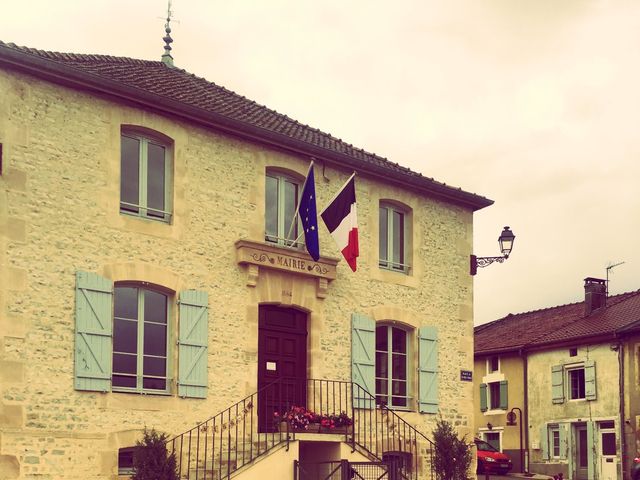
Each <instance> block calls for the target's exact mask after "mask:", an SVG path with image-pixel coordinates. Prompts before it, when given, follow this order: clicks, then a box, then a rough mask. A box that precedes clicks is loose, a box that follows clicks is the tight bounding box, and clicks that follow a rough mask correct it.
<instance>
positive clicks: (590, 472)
mask: <svg viewBox="0 0 640 480" xmlns="http://www.w3.org/2000/svg"><path fill="white" fill-rule="evenodd" d="M593 426H594V422H587V478H595V476H594V470H595V469H594V465H593V462H594V458H593V457H594V453H595V451H596V449H595V446H594V441H595V437H594V428H593Z"/></svg>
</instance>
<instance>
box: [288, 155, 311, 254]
mask: <svg viewBox="0 0 640 480" xmlns="http://www.w3.org/2000/svg"><path fill="white" fill-rule="evenodd" d="M312 168H313V160H311V163H310V164H309V169H308V170H307V176H306V177H305V179H304V183H303V184H302V191H304V186H305V185H306V184H307V181H308V180H309V172H311V169H312ZM296 200H297V201H296V203H297V205H296V212H295V213H294V214H293V218H292V219H291V226H290V227H289V233H287V236H286V237H284V241H285V242H287V241H288V240H289V235H291V232H292V231H293V225H294V224H295V222H296V220H297V218H298V212H299V211H300V200H299V199H296ZM301 236H302V235H300V237H301ZM300 237H298V238H296V239H295V240H294V241H293V243H292V244H291V245H285V246H288V247H293V245H294V244H295V243H296V242H297V241H298V239H299V238H300Z"/></svg>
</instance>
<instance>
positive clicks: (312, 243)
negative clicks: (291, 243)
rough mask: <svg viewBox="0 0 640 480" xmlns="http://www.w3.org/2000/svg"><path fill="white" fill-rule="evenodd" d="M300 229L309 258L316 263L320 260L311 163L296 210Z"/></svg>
mask: <svg viewBox="0 0 640 480" xmlns="http://www.w3.org/2000/svg"><path fill="white" fill-rule="evenodd" d="M298 214H299V215H300V221H301V222H302V228H304V243H305V244H306V246H307V251H308V252H309V255H311V258H313V259H314V260H315V261H316V262H317V261H318V259H319V258H320V241H319V240H318V215H317V213H316V182H315V179H314V176H313V163H311V166H310V167H309V173H308V174H307V178H306V180H305V181H304V186H303V187H302V195H301V196H300V208H299V209H298Z"/></svg>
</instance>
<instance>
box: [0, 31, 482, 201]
mask: <svg viewBox="0 0 640 480" xmlns="http://www.w3.org/2000/svg"><path fill="white" fill-rule="evenodd" d="M3 52H5V53H6V52H13V53H14V57H15V56H16V55H15V54H16V53H17V54H21V55H18V56H19V58H18V62H27V61H28V59H29V58H38V59H45V60H47V61H50V62H55V64H56V65H58V66H63V67H64V68H65V69H67V70H66V71H67V72H72V71H77V72H82V73H83V74H89V75H92V76H94V77H97V78H99V79H105V80H108V81H111V82H117V84H119V85H123V86H125V87H127V88H129V89H135V90H136V91H139V92H141V93H145V94H151V95H154V96H157V99H158V103H159V104H162V102H163V100H164V101H166V100H167V99H168V100H173V101H176V102H180V103H181V104H183V105H185V106H188V107H195V108H197V109H201V110H202V111H204V112H208V113H213V114H216V115H221V116H223V117H224V118H228V119H231V120H233V121H235V122H238V124H240V125H246V126H250V127H258V128H259V129H263V131H265V132H271V133H275V134H279V135H282V136H284V137H286V138H288V139H292V140H295V141H298V142H303V143H304V144H306V145H309V146H313V147H319V148H322V149H324V150H326V151H328V152H333V153H337V154H343V155H346V156H348V157H350V158H352V159H355V160H357V161H358V162H359V164H360V165H361V167H362V169H363V170H364V171H366V170H367V168H369V170H370V171H371V166H375V167H377V168H381V169H382V170H383V172H384V171H387V172H389V173H395V174H398V175H399V176H400V177H399V178H403V177H404V178H407V179H414V181H413V184H416V185H418V186H420V187H423V188H425V189H427V190H429V189H431V191H433V192H434V193H436V194H440V195H443V196H446V197H447V198H452V199H455V200H458V201H460V202H462V203H464V204H465V205H469V206H471V207H472V208H474V209H478V208H483V207H485V206H488V205H490V204H492V203H493V202H492V201H491V200H488V199H486V198H484V197H481V196H479V195H475V194H471V193H468V192H464V191H463V190H462V189H460V188H454V187H450V186H448V185H446V184H444V183H441V182H437V181H435V180H434V179H432V178H429V177H424V176H422V175H421V174H419V173H417V172H413V171H411V170H409V169H408V168H405V167H402V166H400V165H398V164H396V163H392V162H390V161H388V160H386V159H385V158H383V157H381V156H379V155H376V154H373V153H369V152H365V151H364V150H362V149H358V148H356V147H354V146H353V145H350V144H348V143H346V142H344V141H342V140H340V139H338V138H335V137H334V136H332V135H330V134H328V133H324V132H321V131H320V130H318V129H316V128H312V127H310V126H308V125H305V124H302V123H299V122H297V121H295V120H293V119H291V118H289V117H288V116H286V115H283V114H280V113H278V112H276V111H274V110H271V109H269V108H267V107H265V106H263V105H260V104H258V103H256V102H254V101H252V100H249V99H247V98H245V97H243V96H241V95H238V94H236V93H234V92H232V91H231V90H228V89H226V88H224V87H221V86H219V85H216V84H215V83H213V82H210V81H208V80H205V79H204V78H200V77H198V76H196V75H193V74H191V73H189V72H187V71H185V70H182V69H179V68H172V67H168V66H166V65H164V64H163V63H162V62H160V61H149V60H138V59H132V58H126V57H113V56H109V55H93V54H91V55H88V54H74V53H60V52H49V51H44V50H37V49H34V48H28V47H21V46H16V45H15V44H12V43H4V42H2V41H0V60H1V59H2V55H3ZM25 55H26V57H25ZM234 125H235V124H234ZM368 166H369V167H368Z"/></svg>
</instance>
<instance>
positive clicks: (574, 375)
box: [567, 367, 585, 400]
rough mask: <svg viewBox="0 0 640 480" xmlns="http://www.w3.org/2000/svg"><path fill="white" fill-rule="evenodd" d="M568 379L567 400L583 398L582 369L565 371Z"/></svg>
mask: <svg viewBox="0 0 640 480" xmlns="http://www.w3.org/2000/svg"><path fill="white" fill-rule="evenodd" d="M567 376H568V379H569V389H568V390H569V392H568V393H569V400H580V399H583V398H585V384H584V367H581V368H572V369H570V370H567Z"/></svg>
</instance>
